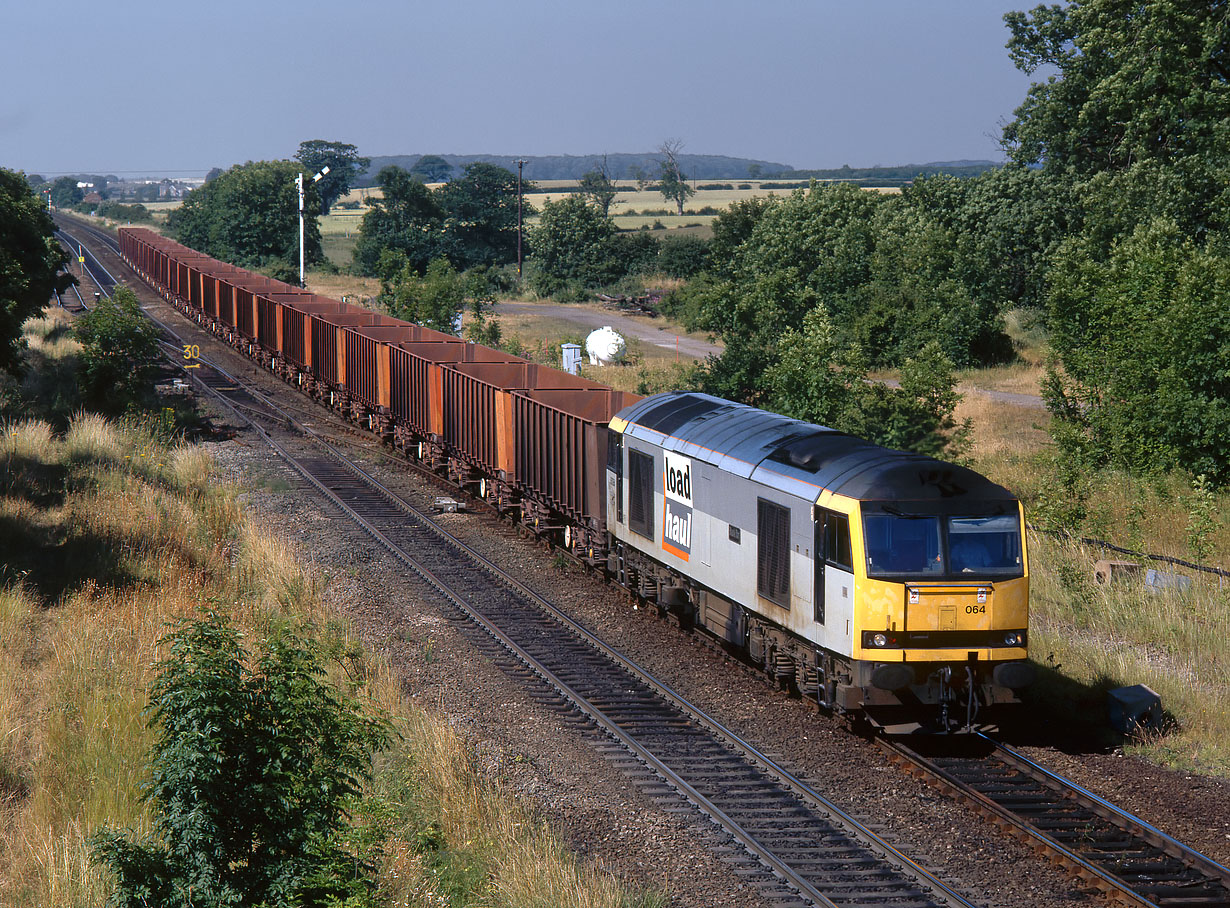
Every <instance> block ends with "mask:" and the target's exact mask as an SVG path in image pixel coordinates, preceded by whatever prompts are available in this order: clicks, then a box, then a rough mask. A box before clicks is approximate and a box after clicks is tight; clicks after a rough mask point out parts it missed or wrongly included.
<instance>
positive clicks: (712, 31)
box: [0, 0, 1033, 176]
mask: <svg viewBox="0 0 1230 908" xmlns="http://www.w3.org/2000/svg"><path fill="white" fill-rule="evenodd" d="M1032 5H1033V2H1032V0H1031V3H1029V4H1022V3H1002V2H999V0H862V2H856V0H843V2H837V0H761V2H759V3H734V2H730V0H656V2H649V0H622V2H619V3H614V2H607V3H595V2H590V0H529V2H524V3H521V4H514V3H508V2H501V3H497V2H494V0H453V2H451V3H432V4H425V3H420V2H406V0H403V2H397V0H352V2H351V3H349V4H336V5H326V4H311V3H306V4H305V3H297V4H290V3H285V2H281V0H247V2H237V0H216V2H212V3H209V4H205V3H199V2H198V3H192V4H187V3H176V2H174V0H170V2H168V0H159V2H152V0H130V2H126V3H124V4H116V5H111V6H108V7H100V6H99V5H98V4H96V3H89V4H86V3H84V2H81V0H61V2H58V3H56V4H54V5H51V6H47V5H39V4H33V3H22V4H18V3H15V2H14V3H9V4H6V9H5V11H4V13H3V14H2V19H0V21H3V23H4V29H3V30H4V32H6V33H7V34H6V38H7V40H6V45H7V47H6V50H5V53H4V54H3V55H0V80H2V82H0V84H3V85H5V86H7V88H6V90H5V91H4V92H3V95H2V96H0V166H5V167H10V168H17V169H23V170H25V171H27V172H39V173H43V174H55V173H62V172H90V173H116V174H121V175H122V174H124V173H130V174H146V173H148V174H151V175H152V174H155V173H157V174H169V175H175V174H182V175H184V176H192V175H197V176H200V175H203V174H204V172H205V171H206V170H208V169H209V168H210V167H214V166H218V167H229V166H230V165H232V164H236V163H241V162H243V161H247V160H262V159H273V158H287V157H291V156H293V154H294V153H295V151H296V149H297V148H298V145H299V142H300V141H303V140H305V139H314V138H321V139H328V140H335V141H342V142H350V143H353V144H355V145H357V146H358V147H359V151H360V153H361V154H366V155H375V154H380V155H385V154H416V153H435V154H448V153H454V154H482V153H492V154H524V155H541V154H592V153H603V152H640V151H649V150H652V149H654V148H656V147H657V146H658V145H659V144H661V142H662V141H663V140H664V139H668V138H669V139H680V140H682V142H683V143H684V150H685V151H686V152H688V153H695V154H725V155H733V156H739V157H750V158H760V159H764V160H770V161H778V162H781V163H784V164H789V165H792V166H794V167H798V168H805V167H839V166H841V165H842V164H849V165H851V166H854V167H858V166H871V165H875V164H904V163H923V162H927V161H937V160H955V159H961V158H990V159H999V158H1000V157H1001V155H1000V152H999V148H998V145H997V141H996V140H997V137H998V135H999V132H1000V129H1001V127H1002V125H1003V123H1004V122H1006V121H1007V120H1008V119H1010V118H1011V116H1012V112H1013V110H1014V109H1015V108H1016V106H1017V105H1018V104H1020V102H1021V100H1022V99H1023V98H1024V95H1025V91H1026V89H1027V88H1028V85H1029V79H1028V78H1027V77H1026V76H1025V75H1024V74H1022V73H1020V72H1018V71H1017V70H1015V69H1014V68H1013V66H1012V64H1011V62H1010V61H1009V59H1008V55H1007V52H1006V51H1005V50H1004V43H1005V42H1006V41H1007V38H1008V33H1007V30H1006V28H1005V27H1004V24H1003V14H1004V13H1005V12H1006V11H1008V10H1011V9H1028V8H1030V7H1031V6H1032ZM19 7H20V8H19ZM17 36H21V37H20V38H18V37H17ZM15 39H16V40H15Z"/></svg>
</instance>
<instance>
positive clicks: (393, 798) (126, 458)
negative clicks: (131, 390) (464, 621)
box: [0, 318, 665, 908]
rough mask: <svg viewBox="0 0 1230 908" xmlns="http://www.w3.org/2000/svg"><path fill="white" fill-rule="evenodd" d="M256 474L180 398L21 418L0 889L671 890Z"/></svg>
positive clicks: (350, 898)
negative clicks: (488, 745)
mask: <svg viewBox="0 0 1230 908" xmlns="http://www.w3.org/2000/svg"><path fill="white" fill-rule="evenodd" d="M56 324H57V322H56V320H55V319H51V318H46V319H43V320H41V322H40V323H39V324H35V325H31V326H30V330H31V331H32V332H39V333H41V332H46V333H48V334H50V333H52V332H54V330H55V325H56ZM52 343H53V342H43V343H40V342H38V341H36V342H35V343H34V344H32V345H31V346H32V347H34V348H36V349H38V350H40V351H42V352H44V353H45V352H46V351H49V350H51V349H52ZM58 347H59V348H60V349H61V350H62V351H63V352H64V353H65V354H66V355H68V356H74V355H76V348H75V347H74V346H71V345H67V344H65V343H63V342H58ZM49 358H50V357H49ZM31 387H32V386H31ZM241 491H242V490H241V489H240V488H239V487H237V486H234V485H231V484H228V483H227V482H226V481H225V480H224V478H223V477H221V476H219V475H218V473H217V470H216V468H215V466H214V464H213V462H212V461H211V459H210V457H209V455H208V454H207V453H206V452H205V451H204V450H203V449H202V448H201V447H200V446H196V445H190V444H185V443H183V442H182V440H180V439H179V438H178V437H176V436H175V435H172V434H170V433H169V432H168V431H167V429H166V428H165V427H164V425H163V424H162V423H161V421H159V420H148V419H141V418H138V417H128V418H126V419H124V420H121V421H108V420H106V419H104V418H102V417H99V416H95V415H90V414H85V413H78V414H77V415H76V416H73V417H71V418H69V419H68V420H67V421H66V428H65V429H64V430H63V431H56V430H54V429H53V428H52V426H51V425H50V424H49V423H47V422H43V421H39V420H18V421H9V422H6V423H5V424H4V425H3V434H2V436H0V722H2V723H3V727H4V728H5V729H6V730H7V733H6V734H5V735H3V736H0V822H2V823H3V824H4V828H5V830H6V834H5V836H4V838H3V841H2V842H0V903H2V904H4V905H5V906H17V908H20V906H31V908H32V906H43V905H57V906H102V905H103V904H104V903H107V902H108V901H109V900H110V902H111V903H112V904H119V905H127V904H131V905H136V904H163V905H176V904H183V905H187V904H192V905H194V906H205V905H208V906H222V905H239V904H242V905H252V906H258V905H270V906H271V905H282V904H289V903H291V901H292V899H293V900H294V901H295V903H297V904H302V905H323V904H332V905H341V904H345V905H348V906H353V908H358V906H362V905H376V904H381V905H384V904H393V905H414V904H450V905H457V906H464V905H480V904H481V905H507V906H518V905H525V906H529V905H544V904H551V905H573V906H578V908H590V906H592V908H601V906H612V908H613V906H645V908H652V906H656V905H661V904H665V899H664V898H661V897H658V896H656V895H644V894H640V895H638V894H632V893H628V892H627V891H625V890H622V889H621V888H620V887H619V886H618V885H617V884H616V882H615V881H614V880H613V879H612V878H611V877H609V876H608V875H605V874H603V873H601V872H600V871H597V870H594V869H586V868H583V867H579V866H578V865H577V864H576V863H575V861H574V860H573V858H572V857H571V856H570V855H569V853H568V851H567V850H566V848H564V847H563V846H562V845H561V844H560V843H559V842H558V841H557V840H556V839H555V838H554V837H553V836H552V834H551V833H550V831H549V830H548V829H547V828H546V827H545V826H544V825H543V824H542V823H540V822H539V821H538V820H537V819H535V818H534V817H533V816H532V815H529V814H527V813H526V812H525V811H524V810H523V809H521V808H520V807H518V806H517V805H516V804H515V803H514V802H513V800H512V799H511V798H510V797H509V796H508V795H507V794H505V793H504V792H502V791H501V789H500V788H499V786H498V785H496V784H493V783H491V782H490V781H488V780H484V779H481V778H479V777H478V776H476V775H475V770H474V767H473V764H472V762H471V759H470V757H469V756H468V753H467V749H466V746H465V745H464V744H463V743H462V742H461V741H459V740H458V739H457V737H456V736H455V735H454V734H453V733H452V732H451V731H450V730H449V728H448V726H447V725H446V724H444V723H442V722H440V721H439V720H438V719H436V718H434V717H432V716H430V715H428V714H426V713H424V712H422V711H421V710H419V709H417V708H416V707H414V706H412V705H411V704H410V703H409V702H408V701H407V700H406V699H405V697H404V695H403V693H402V690H401V686H400V685H401V681H400V679H399V678H398V677H396V676H395V675H394V674H393V672H392V671H391V670H390V668H389V666H388V665H386V664H385V663H384V662H383V661H382V659H381V658H380V657H379V656H377V655H375V654H373V653H371V652H369V651H367V650H365V649H364V648H363V646H362V645H360V643H359V642H358V641H357V640H356V639H355V638H354V637H353V636H352V635H351V634H350V633H349V632H348V631H347V629H346V626H345V623H344V622H343V621H342V620H340V619H339V618H338V616H336V615H335V614H332V613H331V612H330V611H329V609H328V607H327V606H326V604H325V600H326V595H327V587H328V575H327V573H326V572H324V571H321V570H317V569H315V568H311V567H304V566H302V565H301V564H300V563H299V562H298V560H297V559H296V556H295V553H294V552H293V551H292V550H291V549H290V548H288V547H287V546H286V545H285V544H284V543H281V542H279V541H278V540H276V539H274V538H272V537H269V536H267V535H263V534H262V533H261V532H260V531H259V530H257V529H256V528H255V527H254V526H253V525H252V524H250V523H249V522H248V521H247V520H246V519H245V517H244V514H243V508H242V506H241V504H240V499H239V495H240V492H241ZM382 717H383V718H382ZM284 745H291V746H288V747H284ZM215 758H217V759H220V760H221V762H220V763H218V762H215ZM245 779H246V780H247V781H243V780H245ZM244 843H247V844H248V845H250V846H251V847H250V848H248V849H247V850H245V852H244V854H243V856H239V855H237V854H235V853H232V852H230V851H227V850H226V849H228V848H231V849H233V848H236V847H239V846H241V845H243V844H244ZM189 887H190V888H189Z"/></svg>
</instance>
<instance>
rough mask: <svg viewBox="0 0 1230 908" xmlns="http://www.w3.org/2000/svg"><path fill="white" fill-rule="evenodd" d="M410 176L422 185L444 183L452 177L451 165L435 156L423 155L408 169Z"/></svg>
mask: <svg viewBox="0 0 1230 908" xmlns="http://www.w3.org/2000/svg"><path fill="white" fill-rule="evenodd" d="M410 175H411V176H413V177H418V178H419V179H420V180H421V181H422V182H424V183H444V182H447V181H448V178H449V177H451V176H452V175H453V165H452V164H450V163H449V162H448V161H446V160H444V158H442V157H440V156H439V155H435V154H425V155H423V156H422V157H421V158H419V159H418V160H417V161H415V162H414V166H413V167H411V168H410Z"/></svg>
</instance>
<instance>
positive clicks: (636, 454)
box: [628, 449, 654, 539]
mask: <svg viewBox="0 0 1230 908" xmlns="http://www.w3.org/2000/svg"><path fill="white" fill-rule="evenodd" d="M653 475H654V474H653V455H652V454H643V453H641V452H640V451H633V450H630V449H629V451H628V528H629V529H630V530H632V532H634V533H639V534H640V535H642V536H644V537H645V538H647V539H653V538H654V536H653Z"/></svg>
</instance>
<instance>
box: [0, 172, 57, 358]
mask: <svg viewBox="0 0 1230 908" xmlns="http://www.w3.org/2000/svg"><path fill="white" fill-rule="evenodd" d="M67 261H68V257H67V256H66V255H65V253H64V250H63V249H62V248H61V247H60V244H59V243H57V242H56V240H55V224H54V223H53V222H52V220H51V216H50V215H49V214H48V213H47V209H46V206H45V205H44V204H43V201H42V199H41V198H39V196H37V195H35V194H34V193H33V192H32V191H31V189H30V184H29V183H28V182H27V181H26V178H25V177H24V176H23V175H22V174H20V173H17V172H15V171H12V170H5V169H3V168H0V370H4V371H6V372H15V371H17V369H18V368H19V364H20V359H19V357H20V354H21V350H22V348H23V346H24V342H23V340H22V336H21V326H22V324H23V323H24V322H25V321H26V319H28V318H30V317H31V316H32V315H35V314H36V313H37V312H39V311H40V310H41V309H42V308H43V307H44V306H45V305H47V302H48V301H49V300H50V299H51V295H52V294H53V293H55V292H57V291H62V290H65V289H67V288H68V287H69V286H70V285H71V284H72V283H73V278H72V277H71V275H69V274H66V273H61V269H62V268H63V267H64V265H65V264H66V263H67Z"/></svg>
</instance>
